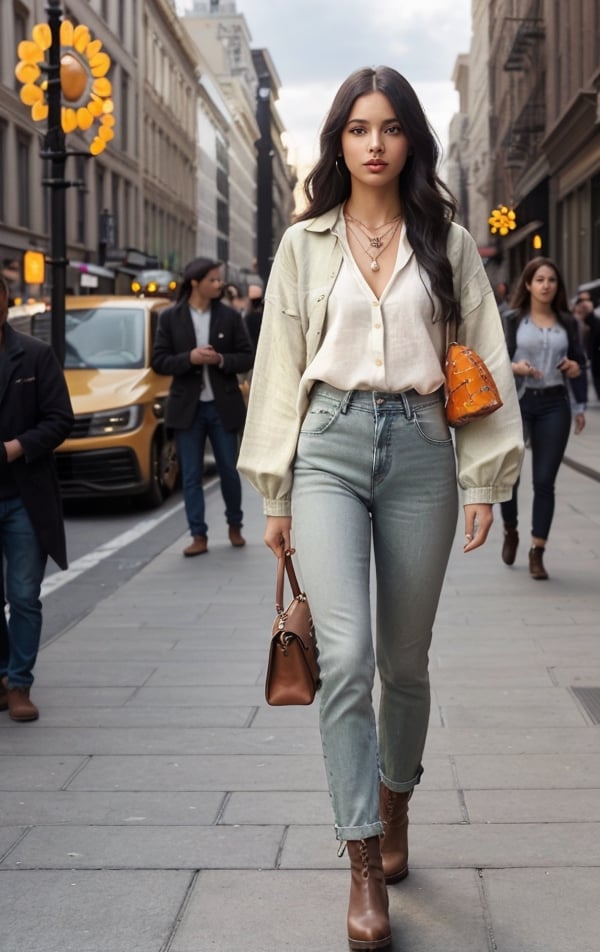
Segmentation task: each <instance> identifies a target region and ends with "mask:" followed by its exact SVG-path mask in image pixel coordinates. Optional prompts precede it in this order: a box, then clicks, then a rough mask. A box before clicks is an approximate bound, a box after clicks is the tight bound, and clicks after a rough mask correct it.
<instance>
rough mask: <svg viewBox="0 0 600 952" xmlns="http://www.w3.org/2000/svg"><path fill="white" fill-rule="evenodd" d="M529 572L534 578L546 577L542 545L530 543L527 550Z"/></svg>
mask: <svg viewBox="0 0 600 952" xmlns="http://www.w3.org/2000/svg"><path fill="white" fill-rule="evenodd" d="M529 574H530V575H531V577H532V578H535V579H545V578H548V573H547V571H546V569H545V568H544V547H543V546H542V545H532V546H531V548H530V550H529Z"/></svg>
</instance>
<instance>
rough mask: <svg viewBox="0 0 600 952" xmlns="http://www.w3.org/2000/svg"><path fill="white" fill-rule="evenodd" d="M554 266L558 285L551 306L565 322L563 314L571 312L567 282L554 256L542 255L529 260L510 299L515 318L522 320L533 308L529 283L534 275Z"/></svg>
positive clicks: (559, 318)
mask: <svg viewBox="0 0 600 952" xmlns="http://www.w3.org/2000/svg"><path fill="white" fill-rule="evenodd" d="M544 266H546V267H547V268H552V270H553V271H554V274H555V275H556V280H557V282H558V283H557V285H556V294H555V295H554V297H553V298H552V301H551V304H550V306H551V307H552V310H553V311H554V313H555V314H556V316H557V318H558V320H559V321H560V323H561V324H563V323H564V322H563V321H562V320H561V315H562V314H565V313H568V312H569V304H568V301H567V289H566V288H565V282H564V281H563V279H562V275H561V273H560V271H559V270H558V265H557V264H556V262H555V261H553V260H552V258H543V257H541V256H539V257H537V258H532V259H531V261H528V262H527V264H526V265H525V267H524V268H523V271H522V273H521V277H520V278H519V280H518V283H517V286H516V288H515V290H514V293H513V296H512V298H511V301H510V306H511V307H512V308H514V309H515V311H516V314H515V319H516V320H517V321H520V320H521V318H522V317H524V316H525V315H526V314H529V312H530V310H531V292H530V291H529V288H528V287H527V285H528V284H531V282H532V281H533V278H534V275H535V273H536V271H538V270H539V268H543V267H544Z"/></svg>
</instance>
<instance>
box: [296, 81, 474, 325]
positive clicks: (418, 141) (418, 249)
mask: <svg viewBox="0 0 600 952" xmlns="http://www.w3.org/2000/svg"><path fill="white" fill-rule="evenodd" d="M373 92H380V93H383V95H384V96H386V97H387V99H388V100H389V102H390V104H391V106H392V109H393V111H394V113H395V115H396V117H397V118H398V121H399V122H401V123H402V127H403V129H404V132H405V133H406V136H407V138H408V141H409V145H410V154H409V156H408V158H407V161H406V165H405V166H404V169H403V170H402V172H401V174H400V176H399V178H398V188H399V191H400V199H401V202H402V212H403V215H404V221H405V223H406V233H407V237H408V240H409V242H410V245H411V247H412V249H413V251H414V253H415V256H416V259H417V262H418V264H419V266H420V267H422V268H423V270H424V271H426V272H427V274H428V276H429V280H430V282H431V289H432V291H433V293H434V295H435V297H436V298H437V300H438V301H439V304H440V308H441V314H442V319H443V320H445V321H456V322H457V323H458V322H459V321H460V307H459V305H458V302H457V301H456V298H455V296H454V288H453V284H452V267H451V265H450V262H449V260H448V255H447V252H446V241H447V237H448V230H449V228H450V222H451V221H453V219H454V216H455V214H456V201H455V199H454V197H453V195H452V194H451V193H450V191H449V190H448V188H447V187H446V185H445V184H444V183H443V182H442V181H441V179H440V178H439V177H438V175H437V171H436V169H437V164H438V160H439V154H440V153H439V147H438V144H437V140H436V137H435V135H434V133H433V131H432V129H431V127H430V125H429V122H428V121H427V117H426V116H425V113H424V111H423V107H422V106H421V103H420V102H419V100H418V98H417V95H416V93H415V91H414V89H413V88H412V86H411V85H410V83H409V82H408V80H406V79H405V78H404V76H402V75H401V74H400V73H398V72H397V71H396V70H395V69H392V68H391V67H389V66H378V67H377V68H376V69H373V68H365V69H359V70H356V72H354V73H352V74H351V75H350V76H349V77H348V79H346V80H345V82H344V83H342V85H341V86H340V88H339V90H338V92H337V93H336V96H335V98H334V100H333V103H332V105H331V108H330V110H329V113H328V115H327V117H326V119H325V122H324V124H323V127H322V130H321V136H320V158H319V160H318V162H317V164H316V165H315V166H314V168H313V169H312V170H311V171H310V172H309V174H308V176H307V177H306V180H305V182H304V193H305V195H306V198H307V201H308V207H307V208H306V210H305V211H304V212H302V214H300V215H299V216H298V218H297V221H305V220H307V219H309V218H314V217H316V216H317V215H322V214H323V213H324V212H327V211H329V209H331V208H334V207H335V206H336V205H340V204H342V203H343V202H345V201H346V200H347V199H348V198H349V197H350V193H351V191H352V185H351V179H350V173H349V171H348V169H347V167H346V164H345V162H344V161H343V158H342V157H340V153H341V136H342V132H343V130H344V128H345V126H346V123H347V121H348V117H349V115H350V112H351V110H352V107H353V105H354V103H355V101H356V100H357V99H358V97H359V96H366V95H368V94H369V93H373Z"/></svg>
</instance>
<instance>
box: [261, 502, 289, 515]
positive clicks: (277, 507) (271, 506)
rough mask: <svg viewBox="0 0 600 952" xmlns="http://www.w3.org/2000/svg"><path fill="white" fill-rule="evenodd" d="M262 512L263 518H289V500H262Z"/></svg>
mask: <svg viewBox="0 0 600 952" xmlns="http://www.w3.org/2000/svg"><path fill="white" fill-rule="evenodd" d="M263 512H264V514H265V516H291V515H292V501H291V499H264V500H263Z"/></svg>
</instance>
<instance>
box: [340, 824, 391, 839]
mask: <svg viewBox="0 0 600 952" xmlns="http://www.w3.org/2000/svg"><path fill="white" fill-rule="evenodd" d="M371 836H383V823H382V822H381V820H378V821H377V823H367V824H365V825H364V826H336V828H335V838H336V840H368V839H369V837H371Z"/></svg>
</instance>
